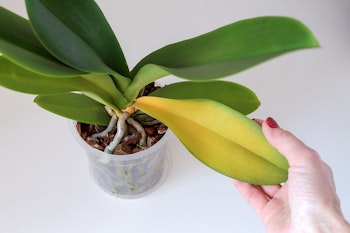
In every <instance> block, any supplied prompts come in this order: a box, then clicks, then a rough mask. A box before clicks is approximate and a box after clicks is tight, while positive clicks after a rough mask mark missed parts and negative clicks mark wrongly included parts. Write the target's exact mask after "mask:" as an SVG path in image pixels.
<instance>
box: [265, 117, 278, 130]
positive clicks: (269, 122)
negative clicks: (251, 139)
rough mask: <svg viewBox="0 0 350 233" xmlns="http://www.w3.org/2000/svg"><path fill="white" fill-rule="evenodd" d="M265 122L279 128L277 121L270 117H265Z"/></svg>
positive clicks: (271, 126) (273, 127)
mask: <svg viewBox="0 0 350 233" xmlns="http://www.w3.org/2000/svg"><path fill="white" fill-rule="evenodd" d="M266 123H267V125H268V126H269V127H270V128H272V129H275V128H279V125H278V124H277V122H276V121H275V120H274V119H272V118H271V117H268V118H266Z"/></svg>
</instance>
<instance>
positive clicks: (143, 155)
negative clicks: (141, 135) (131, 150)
mask: <svg viewBox="0 0 350 233" xmlns="http://www.w3.org/2000/svg"><path fill="white" fill-rule="evenodd" d="M69 126H70V129H71V131H72V133H73V135H74V137H75V139H76V140H77V141H78V142H79V144H80V145H81V146H82V147H83V148H84V150H85V151H86V153H87V155H88V158H89V166H90V174H91V176H92V178H93V180H94V181H95V183H96V184H97V185H98V186H99V187H101V188H102V189H103V190H104V191H106V192H107V193H109V194H111V195H113V196H117V197H122V198H136V197H142V196H145V195H147V194H149V193H150V192H152V191H154V190H155V189H156V188H158V187H159V186H160V185H161V183H162V182H163V181H164V180H165V178H166V177H167V175H168V173H169V169H170V162H171V160H170V156H169V152H168V150H167V141H168V139H169V137H170V134H171V132H170V130H168V131H167V133H166V134H165V135H164V136H163V137H162V138H161V140H159V141H158V142H157V143H156V144H155V145H153V146H152V147H150V148H148V149H146V150H143V151H140V152H137V153H135V154H130V155H111V154H108V153H105V152H103V151H99V150H97V149H95V148H93V147H91V146H90V145H88V144H87V143H86V142H85V141H84V139H82V138H81V136H80V135H79V133H78V131H77V129H76V122H73V121H70V122H69Z"/></svg>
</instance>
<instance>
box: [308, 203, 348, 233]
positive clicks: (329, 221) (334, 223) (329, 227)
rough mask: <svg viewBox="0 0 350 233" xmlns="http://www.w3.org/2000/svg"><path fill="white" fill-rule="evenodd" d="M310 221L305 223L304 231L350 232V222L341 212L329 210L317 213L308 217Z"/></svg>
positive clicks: (322, 232) (325, 232)
mask: <svg viewBox="0 0 350 233" xmlns="http://www.w3.org/2000/svg"><path fill="white" fill-rule="evenodd" d="M306 218H307V219H309V221H308V223H306V224H303V225H304V227H303V229H302V230H303V231H302V232H313V233H333V232H337V233H350V224H349V223H348V222H347V221H346V220H345V218H344V216H343V215H342V214H341V212H338V211H335V210H333V209H332V210H329V209H328V210H327V208H325V209H324V210H323V211H320V212H318V213H315V214H314V215H313V216H312V215H311V216H308V217H306Z"/></svg>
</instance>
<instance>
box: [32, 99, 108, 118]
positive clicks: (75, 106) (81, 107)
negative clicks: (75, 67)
mask: <svg viewBox="0 0 350 233" xmlns="http://www.w3.org/2000/svg"><path fill="white" fill-rule="evenodd" d="M35 103H37V104H38V105H39V106H40V107H42V108H43V109H45V110H47V111H50V112H52V113H55V114H57V115H60V116H63V117H66V118H69V119H72V120H75V121H79V122H83V123H87V124H98V125H108V122H109V120H110V116H109V115H108V113H107V112H106V110H105V108H104V105H102V104H100V103H98V102H96V101H95V100H93V99H90V98H89V97H87V96H85V95H83V94H76V93H65V94H57V95H39V96H37V97H36V98H35Z"/></svg>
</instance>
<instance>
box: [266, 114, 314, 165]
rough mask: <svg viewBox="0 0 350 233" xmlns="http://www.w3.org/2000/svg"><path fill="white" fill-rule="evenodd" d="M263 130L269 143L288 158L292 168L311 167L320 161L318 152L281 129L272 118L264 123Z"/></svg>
mask: <svg viewBox="0 0 350 233" xmlns="http://www.w3.org/2000/svg"><path fill="white" fill-rule="evenodd" d="M262 130H263V133H264V135H265V137H266V139H267V141H268V142H269V143H270V144H271V145H272V146H273V147H274V148H276V149H277V150H278V151H279V152H280V153H281V154H282V155H284V156H285V157H286V158H287V160H288V162H289V165H290V166H310V164H312V163H313V161H314V160H315V159H319V156H318V154H317V152H316V151H314V150H313V149H311V148H310V147H308V146H306V145H305V144H304V143H303V142H302V141H301V140H300V139H298V138H297V137H296V136H294V135H293V134H292V133H290V132H289V131H286V130H284V129H282V128H280V127H279V126H278V124H277V123H276V121H275V120H274V119H272V118H271V117H268V118H267V119H266V120H265V121H264V122H263V123H262Z"/></svg>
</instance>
